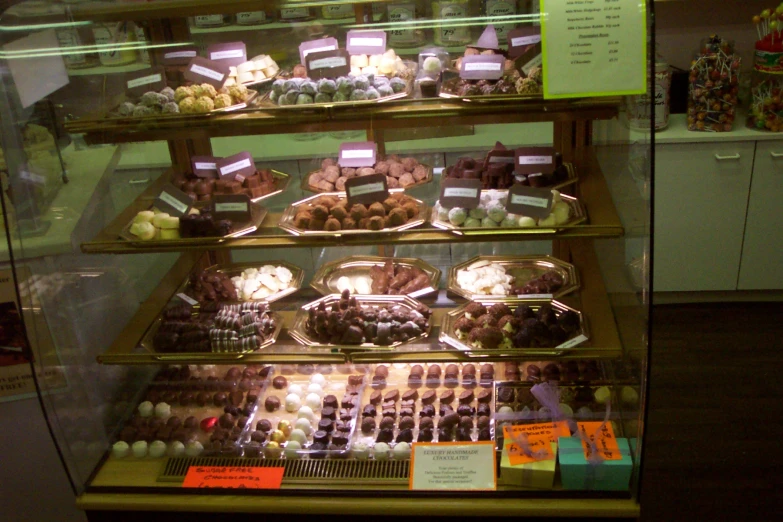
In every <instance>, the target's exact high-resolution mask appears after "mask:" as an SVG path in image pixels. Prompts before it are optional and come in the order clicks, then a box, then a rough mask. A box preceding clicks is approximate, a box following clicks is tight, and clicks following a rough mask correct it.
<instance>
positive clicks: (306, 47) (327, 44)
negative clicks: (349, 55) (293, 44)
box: [299, 38, 340, 64]
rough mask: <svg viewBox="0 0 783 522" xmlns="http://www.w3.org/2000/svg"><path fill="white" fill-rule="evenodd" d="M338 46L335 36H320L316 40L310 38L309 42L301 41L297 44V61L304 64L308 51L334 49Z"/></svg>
mask: <svg viewBox="0 0 783 522" xmlns="http://www.w3.org/2000/svg"><path fill="white" fill-rule="evenodd" d="M339 47H340V44H339V43H337V39H336V38H320V39H318V40H310V41H309V42H302V43H301V44H299V63H301V64H305V63H306V61H305V58H307V55H308V54H310V53H320V52H323V51H335V50H337V49H338V48H339Z"/></svg>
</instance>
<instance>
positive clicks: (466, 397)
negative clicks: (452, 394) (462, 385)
mask: <svg viewBox="0 0 783 522" xmlns="http://www.w3.org/2000/svg"><path fill="white" fill-rule="evenodd" d="M473 398H474V394H473V391H472V390H465V391H463V392H462V393H460V394H459V402H460V404H470V403H471V402H473Z"/></svg>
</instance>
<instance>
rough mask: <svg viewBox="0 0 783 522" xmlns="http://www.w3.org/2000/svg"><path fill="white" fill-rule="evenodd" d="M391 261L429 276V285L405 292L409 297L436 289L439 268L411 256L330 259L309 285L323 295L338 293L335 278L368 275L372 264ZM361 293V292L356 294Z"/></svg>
mask: <svg viewBox="0 0 783 522" xmlns="http://www.w3.org/2000/svg"><path fill="white" fill-rule="evenodd" d="M389 260H391V261H393V262H394V263H395V264H398V265H405V266H409V267H417V268H420V269H422V270H423V271H424V272H425V273H426V274H427V275H428V276H429V277H430V286H429V287H427V288H422V289H421V290H417V291H416V292H412V293H410V294H407V295H408V296H409V297H422V296H424V295H428V294H431V293H433V292H437V291H438V283H439V282H440V270H438V269H437V268H435V267H434V266H432V265H430V264H429V263H425V262H424V261H422V260H421V259H417V258H413V257H379V256H350V257H346V258H343V259H340V260H338V261H332V262H331V263H326V264H325V265H321V267H320V268H319V269H318V271H316V273H315V275H314V276H313V279H312V281H311V282H310V286H311V287H313V288H314V289H315V290H316V291H318V292H320V293H321V294H323V295H328V294H338V293H340V290H338V289H337V286H336V284H337V280H338V279H339V278H340V277H342V276H346V277H351V276H365V277H369V276H370V269H371V268H372V267H373V266H383V265H384V264H386V261H389ZM357 295H362V294H357Z"/></svg>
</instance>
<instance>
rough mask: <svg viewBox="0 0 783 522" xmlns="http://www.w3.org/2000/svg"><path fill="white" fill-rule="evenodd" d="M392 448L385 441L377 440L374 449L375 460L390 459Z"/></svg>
mask: <svg viewBox="0 0 783 522" xmlns="http://www.w3.org/2000/svg"><path fill="white" fill-rule="evenodd" d="M390 451H391V448H390V447H389V445H388V444H386V443H385V442H377V443H376V444H375V448H374V449H373V454H374V455H375V460H389V452H390Z"/></svg>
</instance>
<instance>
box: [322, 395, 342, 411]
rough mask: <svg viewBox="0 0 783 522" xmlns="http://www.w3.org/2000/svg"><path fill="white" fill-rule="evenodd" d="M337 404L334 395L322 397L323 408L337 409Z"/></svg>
mask: <svg viewBox="0 0 783 522" xmlns="http://www.w3.org/2000/svg"><path fill="white" fill-rule="evenodd" d="M337 404H338V403H337V397H335V396H334V395H327V396H326V397H324V408H337ZM343 407H345V406H343Z"/></svg>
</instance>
